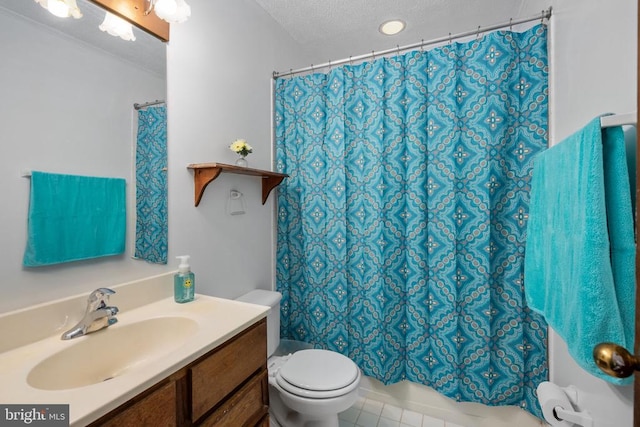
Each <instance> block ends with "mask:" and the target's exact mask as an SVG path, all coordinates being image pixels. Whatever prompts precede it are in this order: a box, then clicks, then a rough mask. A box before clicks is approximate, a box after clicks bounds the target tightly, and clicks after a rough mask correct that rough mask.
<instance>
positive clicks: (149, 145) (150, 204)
mask: <svg viewBox="0 0 640 427" xmlns="http://www.w3.org/2000/svg"><path fill="white" fill-rule="evenodd" d="M167 235H168V218H167V108H166V106H164V105H156V106H150V107H147V108H145V109H142V110H139V111H138V140H137V144H136V242H135V246H136V247H135V257H136V258H139V259H143V260H145V261H149V262H152V263H156V264H166V263H167V249H168V242H167Z"/></svg>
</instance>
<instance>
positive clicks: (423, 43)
mask: <svg viewBox="0 0 640 427" xmlns="http://www.w3.org/2000/svg"><path fill="white" fill-rule="evenodd" d="M549 18H551V7H549V9H547V10H543V11H542V13H541V14H540V15H536V16H530V17H528V18H521V19H515V20H514V19H511V20H509V22H504V23H502V24H495V25H490V26H488V27H480V26H478V28H477V29H476V30H473V31H465V32H463V33H458V34H454V35H451V33H449V35H448V36H444V37H440V38H437V39H433V40H428V41H424V40H422V41H420V42H418V43H412V44H409V45H405V46H397V47H395V48H392V49H386V50H381V51H378V52H374V51H371V53H366V54H364V55H358V56H350V57H348V58H345V59H340V60H338V61H329V62H326V63H324V64H320V65H313V64H312V65H311V66H309V67H304V68H298V69H296V70H289V71H280V72H278V71H274V72H273V76H272V78H273V79H274V80H275V79H278V78H280V77H287V76H293V75H295V74H301V73H305V72H307V71H315V70H316V69H319V68H327V67H329V68H330V67H333V66H334V65H342V64H346V63H349V62H353V61H361V60H363V59H369V58H375V57H376V56H385V55H389V54H391V53H400V52H403V51H406V50H411V49H417V48H422V47H425V46H429V45H432V44H438V43H443V42H446V41H448V42H452V41H453V40H456V39H460V38H463V37H468V36H473V35H479V34H480V33H486V32H487V31H494V30H499V29H500V28H505V27H512V26H514V25H518V24H524V23H526V22H531V21H535V20H537V19H540V21H541V22H544V20H545V19H549Z"/></svg>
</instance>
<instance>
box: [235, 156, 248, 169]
mask: <svg viewBox="0 0 640 427" xmlns="http://www.w3.org/2000/svg"><path fill="white" fill-rule="evenodd" d="M236 166H240V167H243V168H246V167H247V166H249V162H247V159H245V158H244V157H238V160H236Z"/></svg>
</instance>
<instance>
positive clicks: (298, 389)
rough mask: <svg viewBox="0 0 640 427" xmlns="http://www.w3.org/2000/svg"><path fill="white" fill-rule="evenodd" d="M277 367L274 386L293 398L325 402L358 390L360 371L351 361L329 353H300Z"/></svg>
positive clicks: (307, 351) (306, 351)
mask: <svg viewBox="0 0 640 427" xmlns="http://www.w3.org/2000/svg"><path fill="white" fill-rule="evenodd" d="M283 362H284V363H281V364H279V366H278V369H277V372H276V374H275V380H276V382H277V384H278V385H279V386H280V387H281V388H282V389H283V390H285V391H287V392H289V393H291V394H294V395H296V396H300V397H305V398H310V399H328V398H333V397H338V396H342V395H344V394H347V393H349V392H350V391H352V390H353V389H354V388H356V387H358V384H359V382H360V381H359V379H360V370H359V369H358V367H357V366H356V364H355V363H353V361H352V360H351V359H349V358H348V357H346V356H343V355H342V354H340V353H336V352H333V351H328V350H317V349H311V350H301V351H298V352H296V353H294V354H292V355H291V356H289V357H288V358H287V359H286V360H284V361H283Z"/></svg>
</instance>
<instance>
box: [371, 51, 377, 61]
mask: <svg viewBox="0 0 640 427" xmlns="http://www.w3.org/2000/svg"><path fill="white" fill-rule="evenodd" d="M371 56H372V57H373V60H374V61H375V60H376V51H375V50H372V51H371Z"/></svg>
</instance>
